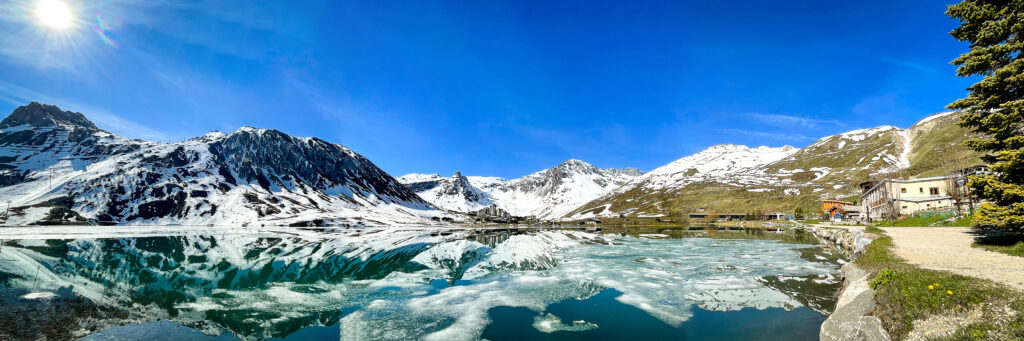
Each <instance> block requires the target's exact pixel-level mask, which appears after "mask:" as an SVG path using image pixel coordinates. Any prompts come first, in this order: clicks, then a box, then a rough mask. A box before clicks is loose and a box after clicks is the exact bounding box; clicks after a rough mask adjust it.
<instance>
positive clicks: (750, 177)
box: [568, 112, 976, 219]
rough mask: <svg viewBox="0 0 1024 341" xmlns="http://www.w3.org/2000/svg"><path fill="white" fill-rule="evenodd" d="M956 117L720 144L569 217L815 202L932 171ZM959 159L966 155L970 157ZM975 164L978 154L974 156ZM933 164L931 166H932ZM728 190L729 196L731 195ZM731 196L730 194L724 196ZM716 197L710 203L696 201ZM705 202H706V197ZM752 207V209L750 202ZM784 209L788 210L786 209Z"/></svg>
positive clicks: (959, 134)
mask: <svg viewBox="0 0 1024 341" xmlns="http://www.w3.org/2000/svg"><path fill="white" fill-rule="evenodd" d="M956 117H957V116H956V115H955V114H954V113H952V112H944V113H939V114H935V115H931V116H928V117H926V118H924V119H922V120H920V121H919V122H918V123H916V124H914V125H913V126H911V127H910V128H908V129H900V128H897V127H894V126H881V127H876V128H870V129H858V130H853V131H849V132H845V133H841V134H837V135H832V136H826V137H823V138H821V139H818V140H817V141H815V142H814V143H812V144H811V145H808V146H806V147H804V148H794V147H790V146H783V147H778V148H771V147H756V148H750V147H747V146H740V145H717V146H712V147H710V148H708V149H705V150H703V151H701V152H698V153H696V154H693V155H690V156H686V157H684V158H681V159H678V160H676V161H673V162H671V163H669V164H667V165H665V166H662V167H659V168H657V169H655V170H653V171H651V172H649V173H647V174H644V175H643V176H639V177H637V178H635V179H633V180H631V181H630V182H629V183H627V184H625V185H623V186H622V187H620V188H618V189H616V190H614V191H612V192H609V193H608V194H606V195H604V196H602V197H601V198H598V199H597V200H594V201H591V202H589V203H587V204H585V205H583V206H581V207H580V208H578V209H576V210H573V211H572V212H570V213H569V214H568V218H573V219H579V218H585V217H591V216H615V215H618V214H623V213H625V214H633V213H637V214H661V213H666V212H668V210H672V209H685V207H681V208H671V207H663V206H662V205H661V204H662V203H664V202H665V201H666V199H673V198H682V199H685V200H683V201H680V202H679V203H678V204H679V205H690V206H694V205H696V206H703V205H710V206H709V207H711V208H714V209H731V210H742V209H748V210H749V209H770V210H785V209H791V207H790V206H792V205H793V204H794V203H795V202H797V201H801V200H802V201H804V202H813V201H816V200H818V199H820V198H835V197H839V196H849V195H852V194H855V193H856V190H857V187H856V186H857V184H858V183H859V182H860V181H866V180H868V179H870V178H872V177H876V176H880V175H881V174H887V173H891V172H896V171H907V172H908V173H909V174H908V175H909V176H914V175H918V174H929V172H934V169H933V168H935V167H936V164H935V162H934V159H936V158H937V157H941V156H942V155H943V154H945V155H949V154H951V152H950V150H954V149H956V148H957V147H958V146H959V145H960V144H961V142H962V141H964V140H965V139H966V135H965V132H964V131H963V130H962V129H958V128H959V127H958V126H957V125H956V123H955V121H956ZM961 154H964V155H967V156H970V155H969V154H970V152H962V153H961ZM975 159H976V157H975ZM929 162H931V163H929ZM730 191H733V192H730ZM726 192H729V193H728V194H723V193H726ZM751 192H752V193H760V194H762V195H760V196H761V197H766V198H767V197H770V198H773V199H771V200H769V201H768V202H766V203H761V204H763V205H769V206H770V207H766V208H765V207H755V206H753V205H752V204H751V203H750V202H749V201H747V202H746V203H745V204H744V203H742V202H744V200H740V199H742V198H740V199H737V200H733V201H734V204H728V205H727V206H724V207H718V208H715V207H714V205H715V204H718V202H716V201H722V202H725V201H730V200H723V199H735V198H737V196H744V195H747V196H748V197H750V195H748V194H744V193H751ZM709 193H714V194H719V195H721V196H720V197H719V198H716V200H712V202H704V201H700V200H698V199H699V198H695V197H704V196H706V195H708V194H709ZM705 201H707V200H705ZM755 205H756V204H755ZM787 207H788V208H787Z"/></svg>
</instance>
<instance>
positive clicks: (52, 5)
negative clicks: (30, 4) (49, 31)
mask: <svg viewBox="0 0 1024 341" xmlns="http://www.w3.org/2000/svg"><path fill="white" fill-rule="evenodd" d="M36 16H37V17H39V21H41V22H42V23H43V25H46V26H47V27H50V28H54V29H64V28H67V27H69V26H71V19H72V16H71V9H70V8H68V5H67V4H65V3H63V2H61V1H58V0H40V1H39V3H37V4H36Z"/></svg>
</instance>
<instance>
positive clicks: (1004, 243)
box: [971, 233, 1024, 257]
mask: <svg viewBox="0 0 1024 341" xmlns="http://www.w3.org/2000/svg"><path fill="white" fill-rule="evenodd" d="M971 246H973V247H976V248H980V249H985V250H989V251H994V252H999V253H1005V254H1008V255H1011V256H1017V257H1024V235H1021V234H1012V233H992V234H987V235H982V236H980V237H978V238H977V239H975V242H974V244H972V245H971Z"/></svg>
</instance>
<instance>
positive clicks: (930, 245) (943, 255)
mask: <svg viewBox="0 0 1024 341" xmlns="http://www.w3.org/2000/svg"><path fill="white" fill-rule="evenodd" d="M882 229H883V230H885V232H886V233H887V234H888V235H889V236H891V237H892V240H893V243H894V244H895V246H896V255H898V256H900V257H902V258H903V259H906V260H907V261H908V262H909V263H910V264H914V265H917V266H920V267H922V268H926V269H933V270H945V271H949V272H952V273H956V274H961V275H965V276H971V277H980V278H985V279H990V280H993V281H996V282H999V283H1004V284H1007V285H1010V286H1012V287H1014V288H1018V289H1021V290H1024V258H1022V257H1016V256H1010V255H1007V254H1002V253H998V252H992V251H987V250H983V249H978V248H973V247H971V243H973V242H974V236H973V235H971V234H970V229H969V228H962V227H883V228H882Z"/></svg>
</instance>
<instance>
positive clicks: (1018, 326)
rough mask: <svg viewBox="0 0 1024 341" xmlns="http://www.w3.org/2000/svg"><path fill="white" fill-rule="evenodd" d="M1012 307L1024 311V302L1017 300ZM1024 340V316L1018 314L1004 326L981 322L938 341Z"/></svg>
mask: <svg viewBox="0 0 1024 341" xmlns="http://www.w3.org/2000/svg"><path fill="white" fill-rule="evenodd" d="M1010 307H1011V308H1012V309H1013V310H1014V311H1017V312H1021V311H1024V301H1022V300H1017V301H1014V302H1012V303H1011V304H1010ZM986 339H997V340H998V339H1003V340H1024V314H1017V318H1016V319H1014V320H1011V321H1009V322H1006V323H1002V324H995V323H992V322H981V323H976V324H972V325H969V326H967V327H966V328H964V329H961V330H959V331H957V332H956V333H955V334H953V335H952V336H950V337H946V338H942V339H938V340H948V341H960V340H986Z"/></svg>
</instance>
